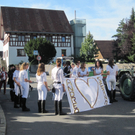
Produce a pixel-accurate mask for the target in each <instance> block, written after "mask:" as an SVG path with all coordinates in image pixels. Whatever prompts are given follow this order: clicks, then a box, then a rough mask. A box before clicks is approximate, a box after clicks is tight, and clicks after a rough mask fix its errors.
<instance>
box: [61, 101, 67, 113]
mask: <svg viewBox="0 0 135 135" xmlns="http://www.w3.org/2000/svg"><path fill="white" fill-rule="evenodd" d="M59 115H67V113H64V112H63V111H62V101H61V100H60V101H59Z"/></svg>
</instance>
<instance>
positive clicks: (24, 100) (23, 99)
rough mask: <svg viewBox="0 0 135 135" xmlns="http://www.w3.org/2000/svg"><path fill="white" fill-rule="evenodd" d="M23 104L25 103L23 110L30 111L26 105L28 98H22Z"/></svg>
mask: <svg viewBox="0 0 135 135" xmlns="http://www.w3.org/2000/svg"><path fill="white" fill-rule="evenodd" d="M22 104H23V106H22V111H25V112H26V111H27V112H28V111H30V109H29V108H27V107H26V98H22Z"/></svg>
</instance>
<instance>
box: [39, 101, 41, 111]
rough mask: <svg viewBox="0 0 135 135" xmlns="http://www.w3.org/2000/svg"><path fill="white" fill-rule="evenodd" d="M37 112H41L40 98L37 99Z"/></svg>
mask: <svg viewBox="0 0 135 135" xmlns="http://www.w3.org/2000/svg"><path fill="white" fill-rule="evenodd" d="M38 112H39V113H41V100H38Z"/></svg>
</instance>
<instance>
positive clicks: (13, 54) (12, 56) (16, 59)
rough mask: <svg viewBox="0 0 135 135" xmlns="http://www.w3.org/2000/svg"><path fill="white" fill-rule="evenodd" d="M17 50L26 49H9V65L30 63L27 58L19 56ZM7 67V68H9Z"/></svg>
mask: <svg viewBox="0 0 135 135" xmlns="http://www.w3.org/2000/svg"><path fill="white" fill-rule="evenodd" d="M17 49H24V47H12V46H10V47H9V64H8V65H10V64H19V63H20V62H21V61H23V62H28V57H27V56H17ZM8 65H7V66H8Z"/></svg>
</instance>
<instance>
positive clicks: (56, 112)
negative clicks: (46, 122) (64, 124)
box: [54, 100, 58, 115]
mask: <svg viewBox="0 0 135 135" xmlns="http://www.w3.org/2000/svg"><path fill="white" fill-rule="evenodd" d="M54 107H55V115H58V101H57V100H56V101H54Z"/></svg>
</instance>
